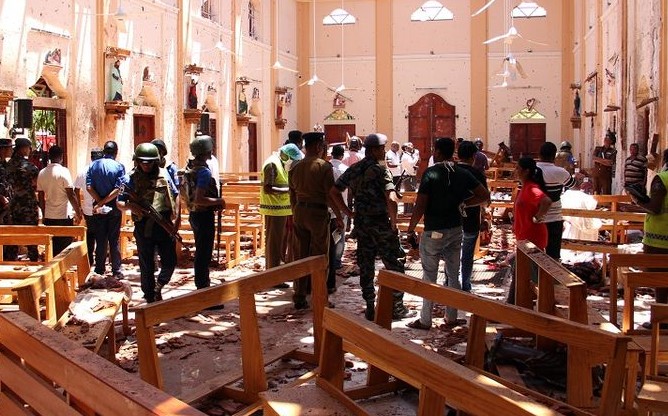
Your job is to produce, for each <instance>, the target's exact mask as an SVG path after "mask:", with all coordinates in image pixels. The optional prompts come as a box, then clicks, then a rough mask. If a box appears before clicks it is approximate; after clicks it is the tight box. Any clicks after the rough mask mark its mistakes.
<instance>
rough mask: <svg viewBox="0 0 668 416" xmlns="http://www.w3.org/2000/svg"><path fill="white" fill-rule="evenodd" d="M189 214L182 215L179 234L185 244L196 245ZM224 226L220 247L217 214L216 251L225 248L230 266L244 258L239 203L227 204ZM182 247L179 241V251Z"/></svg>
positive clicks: (215, 224)
mask: <svg viewBox="0 0 668 416" xmlns="http://www.w3.org/2000/svg"><path fill="white" fill-rule="evenodd" d="M188 215H189V214H182V215H181V228H180V229H179V235H181V237H182V238H183V243H184V244H189V245H193V246H194V245H195V235H194V233H193V231H192V228H191V227H190V222H189V220H188ZM222 215H223V216H222V220H223V224H222V228H221V232H220V247H218V228H217V227H218V223H217V222H218V220H217V215H216V220H215V221H216V222H215V223H214V226H215V227H216V230H215V236H214V248H213V250H214V252H216V251H217V250H218V249H219V248H220V249H225V258H226V260H225V264H226V266H227V267H228V268H231V267H234V266H236V265H237V264H239V263H240V262H241V261H242V260H243V259H244V258H243V257H242V255H241V213H240V210H239V204H233V203H229V204H226V205H225V209H224V210H223V214H222ZM181 250H182V247H181V246H180V245H179V244H178V243H177V252H180V251H181Z"/></svg>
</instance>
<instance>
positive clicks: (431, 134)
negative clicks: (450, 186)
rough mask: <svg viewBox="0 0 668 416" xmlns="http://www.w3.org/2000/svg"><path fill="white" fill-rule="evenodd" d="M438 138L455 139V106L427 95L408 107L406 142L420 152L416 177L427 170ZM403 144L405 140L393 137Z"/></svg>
mask: <svg viewBox="0 0 668 416" xmlns="http://www.w3.org/2000/svg"><path fill="white" fill-rule="evenodd" d="M439 137H451V138H452V139H453V140H454V139H455V137H456V136H455V106H453V105H450V104H449V103H448V102H446V101H445V100H444V99H443V98H442V97H441V96H439V95H436V94H433V93H429V94H426V95H423V96H422V97H421V98H420V99H419V100H418V101H417V102H416V103H415V104H413V105H411V106H409V107H408V140H410V142H411V143H413V145H414V146H415V148H417V149H419V150H420V164H419V166H418V176H421V175H422V172H424V170H425V169H426V168H427V163H428V162H429V157H430V156H431V154H432V151H433V146H434V140H436V139H437V138H439ZM392 139H393V140H396V141H398V142H400V143H402V144H403V142H405V141H406V138H399V137H393V138H392Z"/></svg>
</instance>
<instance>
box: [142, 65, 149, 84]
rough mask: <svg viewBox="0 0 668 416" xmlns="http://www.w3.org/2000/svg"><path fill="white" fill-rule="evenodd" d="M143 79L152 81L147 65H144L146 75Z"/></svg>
mask: <svg viewBox="0 0 668 416" xmlns="http://www.w3.org/2000/svg"><path fill="white" fill-rule="evenodd" d="M142 80H143V81H150V80H151V72H150V70H149V69H148V67H147V66H145V67H144V76H143V77H142Z"/></svg>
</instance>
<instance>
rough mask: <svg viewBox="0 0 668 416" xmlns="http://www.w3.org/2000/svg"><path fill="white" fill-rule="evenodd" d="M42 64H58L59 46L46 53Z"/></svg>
mask: <svg viewBox="0 0 668 416" xmlns="http://www.w3.org/2000/svg"><path fill="white" fill-rule="evenodd" d="M44 65H60V48H56V49H54V50H52V51H49V52H47V53H46V56H45V57H44Z"/></svg>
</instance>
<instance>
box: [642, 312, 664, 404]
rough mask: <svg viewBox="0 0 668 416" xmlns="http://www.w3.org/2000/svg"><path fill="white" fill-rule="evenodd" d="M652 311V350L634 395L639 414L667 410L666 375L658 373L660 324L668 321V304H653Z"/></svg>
mask: <svg viewBox="0 0 668 416" xmlns="http://www.w3.org/2000/svg"><path fill="white" fill-rule="evenodd" d="M651 311H652V318H651V322H652V350H651V352H650V355H649V366H648V369H647V370H648V374H647V377H646V378H645V380H644V383H643V385H642V388H641V389H640V392H639V393H638V396H637V397H636V404H637V405H638V414H639V415H649V414H652V413H653V412H661V413H662V414H663V413H666V412H668V377H661V376H659V375H658V370H659V350H660V348H659V343H660V338H661V335H660V326H661V324H663V323H668V305H666V304H654V305H652V307H651Z"/></svg>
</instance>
